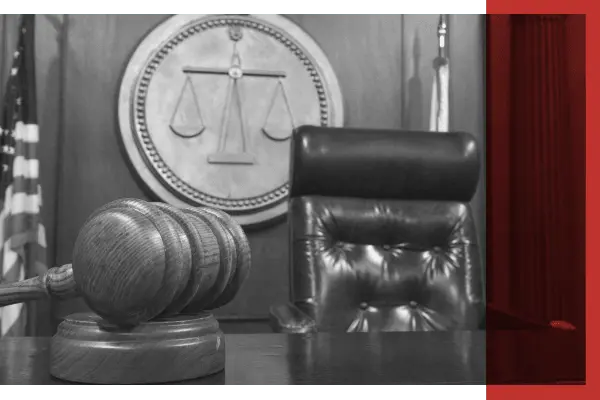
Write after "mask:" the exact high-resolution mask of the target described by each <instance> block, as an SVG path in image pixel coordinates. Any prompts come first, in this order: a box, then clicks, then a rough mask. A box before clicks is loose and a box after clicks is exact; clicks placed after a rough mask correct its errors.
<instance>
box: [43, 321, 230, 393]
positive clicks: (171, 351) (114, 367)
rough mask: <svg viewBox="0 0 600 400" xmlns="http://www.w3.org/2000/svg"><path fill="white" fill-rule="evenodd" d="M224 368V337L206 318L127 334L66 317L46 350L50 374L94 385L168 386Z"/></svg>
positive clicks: (156, 323) (154, 324)
mask: <svg viewBox="0 0 600 400" xmlns="http://www.w3.org/2000/svg"><path fill="white" fill-rule="evenodd" d="M224 368H225V338H224V336H223V333H222V332H221V331H220V330H219V324H218V322H217V320H216V319H215V318H214V317H213V316H212V315H210V314H200V315H195V316H178V317H171V318H165V319H160V320H154V321H152V322H147V323H144V324H141V325H139V326H137V327H136V328H134V329H131V330H123V329H120V328H118V327H115V326H112V325H109V324H107V323H106V322H104V321H103V320H101V319H100V318H98V317H97V316H95V315H94V314H75V315H72V316H69V317H67V318H66V319H65V321H63V322H62V323H61V324H60V325H59V328H58V332H57V334H56V335H55V336H54V337H53V338H52V342H51V345H50V373H51V374H52V375H53V376H55V377H57V378H60V379H64V380H67V381H74V382H80V383H92V384H97V383H100V384H145V383H166V382H174V381H182V380H188V379H195V378H199V377H202V376H206V375H210V374H214V373H216V372H219V371H222V370H223V369H224Z"/></svg>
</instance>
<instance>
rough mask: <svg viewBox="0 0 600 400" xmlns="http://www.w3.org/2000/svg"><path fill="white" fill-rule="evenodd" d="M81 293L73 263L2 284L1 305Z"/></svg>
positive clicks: (65, 296)
mask: <svg viewBox="0 0 600 400" xmlns="http://www.w3.org/2000/svg"><path fill="white" fill-rule="evenodd" d="M78 295H79V291H78V290H77V285H76V284H75V280H74V279H73V268H72V266H71V264H66V265H63V266H60V267H54V268H50V269H49V270H48V271H46V273H45V274H44V275H41V276H36V277H33V278H29V279H26V280H23V281H20V282H13V283H4V284H0V307H4V306H8V305H11V304H16V303H22V302H25V301H29V300H39V299H45V300H49V299H47V297H48V296H52V297H55V298H57V299H69V298H72V297H76V296H78Z"/></svg>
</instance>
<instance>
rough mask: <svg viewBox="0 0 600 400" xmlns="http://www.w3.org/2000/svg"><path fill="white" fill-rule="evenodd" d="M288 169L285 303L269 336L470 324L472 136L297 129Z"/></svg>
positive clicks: (274, 314) (474, 263) (473, 313)
mask: <svg viewBox="0 0 600 400" xmlns="http://www.w3.org/2000/svg"><path fill="white" fill-rule="evenodd" d="M290 176H291V187H290V203H289V214H288V216H289V224H290V240H291V252H290V253H291V264H290V265H291V271H290V275H291V304H287V305H283V306H277V307H273V308H272V309H271V320H272V324H273V327H274V329H275V330H276V331H282V332H307V331H315V330H316V331H349V332H367V331H421V330H450V329H477V328H478V327H480V325H481V323H482V321H483V315H484V307H483V301H482V286H483V282H482V274H481V262H480V255H479V250H478V245H477V236H476V232H475V227H474V222H473V219H472V215H471V211H470V207H469V204H468V201H469V200H470V199H471V197H472V196H473V193H474V192H475V190H476V187H477V182H478V178H479V158H478V152H477V146H476V143H475V141H474V139H473V138H472V137H471V136H470V135H468V134H465V133H447V134H440V133H431V132H402V131H386V130H361V129H348V128H317V127H302V128H299V129H298V130H297V131H296V132H295V133H294V136H293V139H292V156H291V173H290Z"/></svg>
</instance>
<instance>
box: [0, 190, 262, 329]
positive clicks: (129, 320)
mask: <svg viewBox="0 0 600 400" xmlns="http://www.w3.org/2000/svg"><path fill="white" fill-rule="evenodd" d="M250 264H251V254H250V246H249V243H248V239H247V237H246V235H245V234H244V231H243V230H242V228H241V227H240V225H239V224H238V223H237V222H236V221H235V220H233V218H231V217H230V216H229V215H227V214H226V213H224V212H222V211H220V210H215V209H211V208H177V207H174V206H172V205H168V204H164V203H151V202H146V201H142V200H138V199H120V200H116V201H113V202H110V203H108V204H106V205H104V206H103V207H100V208H99V209H97V210H96V211H94V212H93V213H92V214H91V215H90V216H89V217H88V219H87V220H86V221H85V223H84V225H83V227H82V228H81V230H80V232H79V234H78V236H77V240H76V241H75V246H74V249H73V256H72V262H71V264H67V265H63V266H61V267H55V268H51V269H49V270H48V271H47V272H46V273H45V274H44V275H42V276H39V277H36V278H32V279H28V280H25V281H21V282H16V283H9V284H4V285H0V307H2V306H6V305H10V304H14V303H18V302H23V301H28V300H34V299H38V298H40V297H43V296H46V295H50V296H51V297H53V298H56V299H66V298H70V297H74V296H82V297H83V299H84V300H85V302H86V304H87V305H88V306H89V307H90V309H91V310H93V311H94V312H95V313H96V314H98V315H99V316H100V317H102V318H103V319H104V320H106V321H108V322H109V323H111V324H114V325H116V326H119V327H135V326H137V325H139V324H140V323H143V322H146V321H150V320H152V319H155V318H157V317H170V316H175V315H180V314H196V313H199V312H202V311H205V310H213V309H215V308H218V307H221V306H223V305H225V304H227V303H228V302H230V301H231V300H232V299H233V298H234V297H235V295H236V294H237V292H238V291H239V289H240V287H241V286H242V284H243V282H244V280H245V279H246V278H247V276H248V273H249V270H250Z"/></svg>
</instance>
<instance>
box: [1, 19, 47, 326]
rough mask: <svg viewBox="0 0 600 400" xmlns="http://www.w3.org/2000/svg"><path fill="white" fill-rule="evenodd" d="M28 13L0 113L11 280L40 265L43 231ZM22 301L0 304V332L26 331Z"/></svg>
mask: <svg viewBox="0 0 600 400" xmlns="http://www.w3.org/2000/svg"><path fill="white" fill-rule="evenodd" d="M34 22H35V16H34V15H23V16H21V23H20V27H19V43H18V46H17V51H16V52H15V55H14V59H13V66H12V70H11V76H10V77H9V78H8V83H7V90H6V92H5V98H4V103H3V105H2V106H3V107H2V114H1V115H0V117H1V118H0V127H4V129H1V134H0V140H1V145H0V156H1V163H2V179H1V186H0V193H1V194H2V196H3V197H2V198H1V199H0V244H1V245H2V250H1V252H0V254H1V258H0V262H2V266H1V268H0V271H1V272H2V275H1V276H0V279H1V280H3V281H6V282H15V281H18V280H22V279H25V278H26V277H30V276H35V275H34V274H36V275H39V274H43V273H44V272H45V271H46V270H47V267H46V261H45V255H46V235H45V230H44V226H43V225H42V222H41V207H42V191H41V187H40V185H39V174H40V165H39V160H38V158H37V145H38V143H39V139H40V138H39V130H38V126H37V115H36V112H37V110H36V98H35V79H34V78H35V65H34V48H33V44H34V42H33V38H34ZM26 313H27V306H26V305H24V304H15V305H11V306H8V307H4V308H2V309H0V335H8V336H11V335H12V336H23V335H25V334H26V331H25V325H26V320H27V319H26V316H27V314H26Z"/></svg>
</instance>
